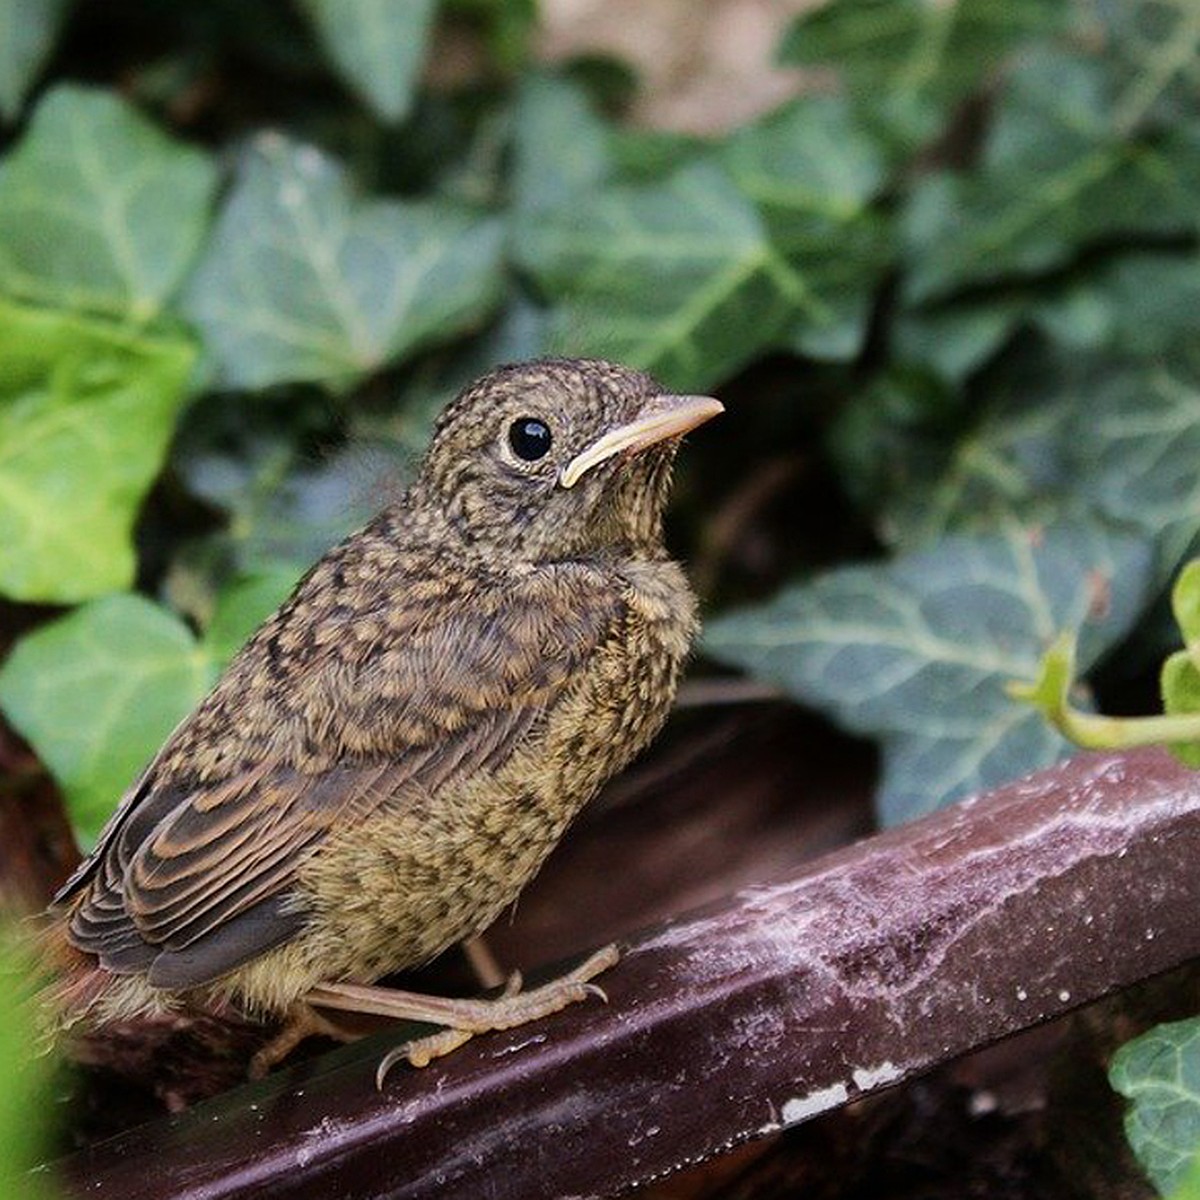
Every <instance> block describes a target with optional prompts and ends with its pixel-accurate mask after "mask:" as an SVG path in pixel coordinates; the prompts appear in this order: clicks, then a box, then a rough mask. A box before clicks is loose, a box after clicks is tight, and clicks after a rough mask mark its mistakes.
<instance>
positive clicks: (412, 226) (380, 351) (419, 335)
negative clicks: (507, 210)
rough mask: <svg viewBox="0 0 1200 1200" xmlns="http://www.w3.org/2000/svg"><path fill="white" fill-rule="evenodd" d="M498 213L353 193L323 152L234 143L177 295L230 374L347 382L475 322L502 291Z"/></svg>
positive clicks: (238, 379) (271, 138) (246, 379)
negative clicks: (205, 241)
mask: <svg viewBox="0 0 1200 1200" xmlns="http://www.w3.org/2000/svg"><path fill="white" fill-rule="evenodd" d="M500 242H501V229H500V225H499V224H498V222H496V221H494V220H489V219H484V218H480V217H478V216H476V215H474V214H472V213H470V212H468V211H467V210H464V209H459V208H456V207H454V206H452V205H450V204H446V203H439V204H433V203H416V202H413V203H408V202H404V203H401V202H399V201H383V200H366V199H362V198H361V197H359V196H357V195H356V194H355V193H354V192H353V190H352V189H351V187H350V185H349V184H348V183H347V181H346V179H345V176H344V174H343V172H342V169H341V168H340V167H339V166H338V165H337V164H336V163H335V162H334V161H333V160H332V159H330V158H328V157H326V156H325V155H324V154H322V153H321V152H320V151H318V150H316V149H314V148H312V147H310V146H303V145H299V144H297V143H295V142H291V141H288V140H287V139H285V138H283V137H281V136H279V135H276V134H267V135H263V136H260V137H259V138H257V139H256V140H255V142H254V144H253V146H251V147H250V148H249V149H248V150H247V152H246V153H245V154H244V156H243V158H242V161H241V164H240V167H239V169H238V173H237V179H236V181H235V183H234V187H233V191H232V193H231V194H230V196H229V198H228V200H227V201H226V203H225V207H224V208H223V210H222V212H221V215H220V217H219V218H218V221H217V226H216V229H215V231H214V233H213V237H212V239H211V241H210V244H209V247H208V250H207V253H206V254H205V256H204V258H203V260H202V262H201V263H200V266H199V268H198V269H197V271H196V274H195V275H194V277H193V279H192V282H191V286H190V287H189V289H188V293H187V297H186V307H187V311H188V314H189V315H190V316H191V317H192V319H193V320H194V321H195V322H196V324H197V325H199V326H200V328H201V329H202V330H203V331H204V334H205V343H206V345H207V347H208V348H209V350H210V351H211V352H212V353H213V355H214V356H215V358H216V361H217V364H218V367H219V369H220V374H221V376H222V378H223V381H224V382H225V383H226V384H229V385H232V386H235V387H248V388H265V387H269V386H271V385H272V384H277V383H284V382H288V381H295V380H321V381H325V382H327V383H329V384H331V385H333V386H337V387H346V386H349V385H351V384H353V383H354V382H356V381H357V380H358V379H360V378H361V377H362V376H363V375H365V374H367V373H369V372H371V371H374V370H376V369H378V368H379V367H382V366H383V365H385V364H386V363H390V362H393V361H395V360H396V359H400V358H403V357H405V356H406V355H408V354H410V353H412V351H413V350H415V349H416V348H417V347H419V346H421V345H424V344H426V343H428V342H431V341H435V340H441V339H445V338H448V337H449V336H451V335H452V334H454V333H456V332H458V331H460V330H463V329H465V328H469V327H470V326H472V325H474V324H476V323H478V322H480V321H481V320H482V319H483V318H484V317H485V316H486V315H487V313H488V312H489V311H490V310H491V309H492V308H493V306H494V305H495V303H496V301H497V300H498V298H499V295H500V287H501V281H502V276H501V269H500Z"/></svg>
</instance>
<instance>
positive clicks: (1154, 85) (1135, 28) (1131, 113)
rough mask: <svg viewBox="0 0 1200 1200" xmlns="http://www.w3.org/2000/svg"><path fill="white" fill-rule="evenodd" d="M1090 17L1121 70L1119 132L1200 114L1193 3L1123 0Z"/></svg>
mask: <svg viewBox="0 0 1200 1200" xmlns="http://www.w3.org/2000/svg"><path fill="white" fill-rule="evenodd" d="M1095 12H1096V16H1097V17H1099V18H1100V19H1101V20H1102V21H1103V22H1104V24H1105V25H1106V26H1107V28H1106V29H1105V35H1106V38H1107V40H1108V44H1109V52H1110V54H1112V55H1113V56H1114V57H1116V58H1117V59H1118V60H1119V64H1120V67H1121V70H1120V72H1119V76H1120V82H1121V90H1120V93H1119V98H1118V101H1117V106H1116V114H1117V121H1118V123H1119V124H1120V125H1121V126H1122V127H1123V128H1133V127H1134V126H1135V125H1137V124H1139V123H1144V122H1148V121H1151V120H1155V121H1163V122H1169V121H1173V120H1180V119H1183V118H1186V117H1194V116H1196V115H1197V113H1200V11H1197V8H1196V5H1195V4H1194V3H1193V0H1123V2H1122V3H1120V4H1101V5H1097V6H1096V10H1095Z"/></svg>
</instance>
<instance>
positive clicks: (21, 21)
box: [0, 0, 69, 120]
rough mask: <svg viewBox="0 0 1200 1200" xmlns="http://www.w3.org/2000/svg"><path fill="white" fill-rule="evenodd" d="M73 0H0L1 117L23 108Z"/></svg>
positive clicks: (8, 115) (10, 118)
mask: <svg viewBox="0 0 1200 1200" xmlns="http://www.w3.org/2000/svg"><path fill="white" fill-rule="evenodd" d="M68 2H69V0H0V118H4V119H7V120H12V119H13V118H14V117H16V115H17V114H18V113H19V112H20V111H21V102H22V100H24V99H25V93H26V91H28V89H29V85H30V84H31V83H33V81H34V79H36V78H37V75H38V72H39V71H40V70H41V68H42V64H43V63H44V62H45V61H46V57H47V56H48V55H49V53H50V50H51V48H52V47H53V45H54V40H55V38H56V37H58V31H59V29H60V28H61V27H62V23H63V18H64V17H65V16H66V15H67V6H68Z"/></svg>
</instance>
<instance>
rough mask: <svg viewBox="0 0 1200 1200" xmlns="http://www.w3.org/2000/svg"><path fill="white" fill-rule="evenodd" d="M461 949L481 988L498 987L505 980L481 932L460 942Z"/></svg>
mask: <svg viewBox="0 0 1200 1200" xmlns="http://www.w3.org/2000/svg"><path fill="white" fill-rule="evenodd" d="M462 951H463V954H464V955H465V957H466V960H467V962H468V964H469V965H470V967H471V970H472V971H474V972H475V978H476V979H477V980H478V981H479V986H480V987H481V988H494V987H499V986H500V985H501V984H502V983H504V982H505V981H506V979H507V977H506V976H505V974H504V972H503V970H501V968H500V963H499V961H498V960H497V958H496V956H495V955H494V954H493V953H492V951H491V947H490V946H489V945H488V944H487V942H486V941H484V938H483V934H481V933H477V934H475V935H474V936H473V937H469V938H467V939H466V940H465V941H464V942H463V944H462Z"/></svg>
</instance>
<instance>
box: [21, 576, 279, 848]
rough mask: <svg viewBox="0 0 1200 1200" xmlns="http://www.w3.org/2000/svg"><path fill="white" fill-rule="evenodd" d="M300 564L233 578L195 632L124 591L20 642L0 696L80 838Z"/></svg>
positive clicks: (104, 814) (109, 808) (99, 821)
mask: <svg viewBox="0 0 1200 1200" xmlns="http://www.w3.org/2000/svg"><path fill="white" fill-rule="evenodd" d="M299 575H300V570H299V568H290V569H289V568H284V567H281V566H275V567H269V568H266V569H263V570H261V571H259V572H257V573H255V574H252V575H244V576H240V577H238V578H236V579H235V580H233V581H232V582H231V583H230V584H228V585H227V586H226V587H225V588H223V589H222V590H221V592H220V593H219V594H218V596H217V601H216V606H215V609H214V612H213V614H212V618H211V620H210V621H209V624H208V628H207V629H206V630H205V631H204V634H203V636H201V637H199V638H197V637H196V636H194V635H193V633H192V631H191V630H190V629H189V628H188V627H187V625H185V624H184V623H183V622H182V621H181V620H180V619H179V618H178V617H177V616H176V615H175V614H174V613H172V612H170V611H169V610H167V609H165V608H162V607H160V606H159V605H157V604H154V603H152V602H151V601H149V600H147V599H146V598H145V597H143V596H138V595H134V594H131V593H121V594H119V595H115V596H106V597H104V598H103V599H100V600H93V601H91V602H90V603H88V604H85V605H83V606H81V607H80V608H77V609H76V610H75V611H74V612H72V613H70V614H69V615H68V616H65V617H61V618H59V619H58V620H57V621H53V622H51V623H50V624H48V625H42V626H40V627H38V628H37V629H35V630H34V631H33V632H32V633H28V634H26V635H25V636H24V637H23V638H22V639H21V640H20V641H19V642H18V643H17V644H16V646H15V647H14V648H13V651H12V653H11V654H10V655H9V657H8V659H7V661H6V662H5V663H4V664H3V666H0V707H2V708H3V709H4V712H5V715H6V716H7V717H8V719H9V721H10V722H11V723H12V725H13V728H15V729H16V730H18V731H19V732H20V733H21V734H22V736H23V737H25V738H26V739H27V740H28V741H29V743H30V745H32V746H33V748H34V750H35V751H37V754H38V757H39V758H41V760H42V761H43V762H44V763H45V764H46V766H47V767H49V769H50V770H51V772H52V773H53V774H54V777H55V778H56V779H57V780H58V782H59V784H60V786H61V787H62V789H63V794H64V797H65V799H66V803H67V812H68V815H69V816H70V819H71V824H72V827H73V828H74V830H75V833H76V837H77V838H78V840H79V842H80V844H81V845H82V846H83V847H84V848H85V849H86V848H88V847H90V846H91V845H92V844H93V843H94V842H95V839H96V836H97V835H98V834H99V832H100V830H101V828H102V827H103V826H104V822H105V821H107V820H108V818H109V816H110V815H111V814H112V812H113V810H114V809H115V808H116V805H117V803H118V801H119V800H120V799H121V796H122V795H123V794H124V793H125V791H126V789H127V788H128V787H129V785H130V784H131V783H132V782H133V780H134V779H135V778H136V776H137V774H138V772H139V771H140V770H141V769H142V768H143V767H144V766H145V765H146V764H147V763H148V762H149V761H150V759H151V758H152V757H153V756H154V755H155V754H156V753H157V752H158V749H159V747H160V746H161V745H162V743H163V742H164V741H165V740H166V738H167V736H168V735H169V734H170V733H171V731H172V730H173V729H174V728H175V726H176V725H177V724H178V723H179V722H180V721H181V720H182V719H183V718H184V717H185V716H187V714H188V713H189V712H191V710H192V709H193V708H194V707H195V706H196V705H197V704H198V703H199V702H200V700H201V699H203V697H204V696H205V695H206V694H207V693H208V691H209V689H210V688H211V687H212V685H213V684H214V683H215V682H216V679H217V676H218V674H219V673H220V671H221V670H222V669H223V668H224V667H225V666H226V665H227V663H228V662H229V660H230V659H231V658H232V657H233V656H234V655H235V654H236V653H237V652H238V650H240V649H241V647H242V645H243V643H244V642H245V641H246V639H247V638H248V637H249V636H250V635H251V634H252V633H253V632H254V631H255V629H257V628H258V626H259V625H261V624H262V622H263V621H264V620H266V618H267V617H268V616H270V614H271V613H272V612H273V611H274V610H275V609H276V608H277V607H278V606H279V604H281V603H282V602H283V601H284V600H285V599H286V598H287V596H288V594H289V593H290V592H291V590H292V588H293V587H294V586H295V584H296V581H297V579H298V578H299Z"/></svg>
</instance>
